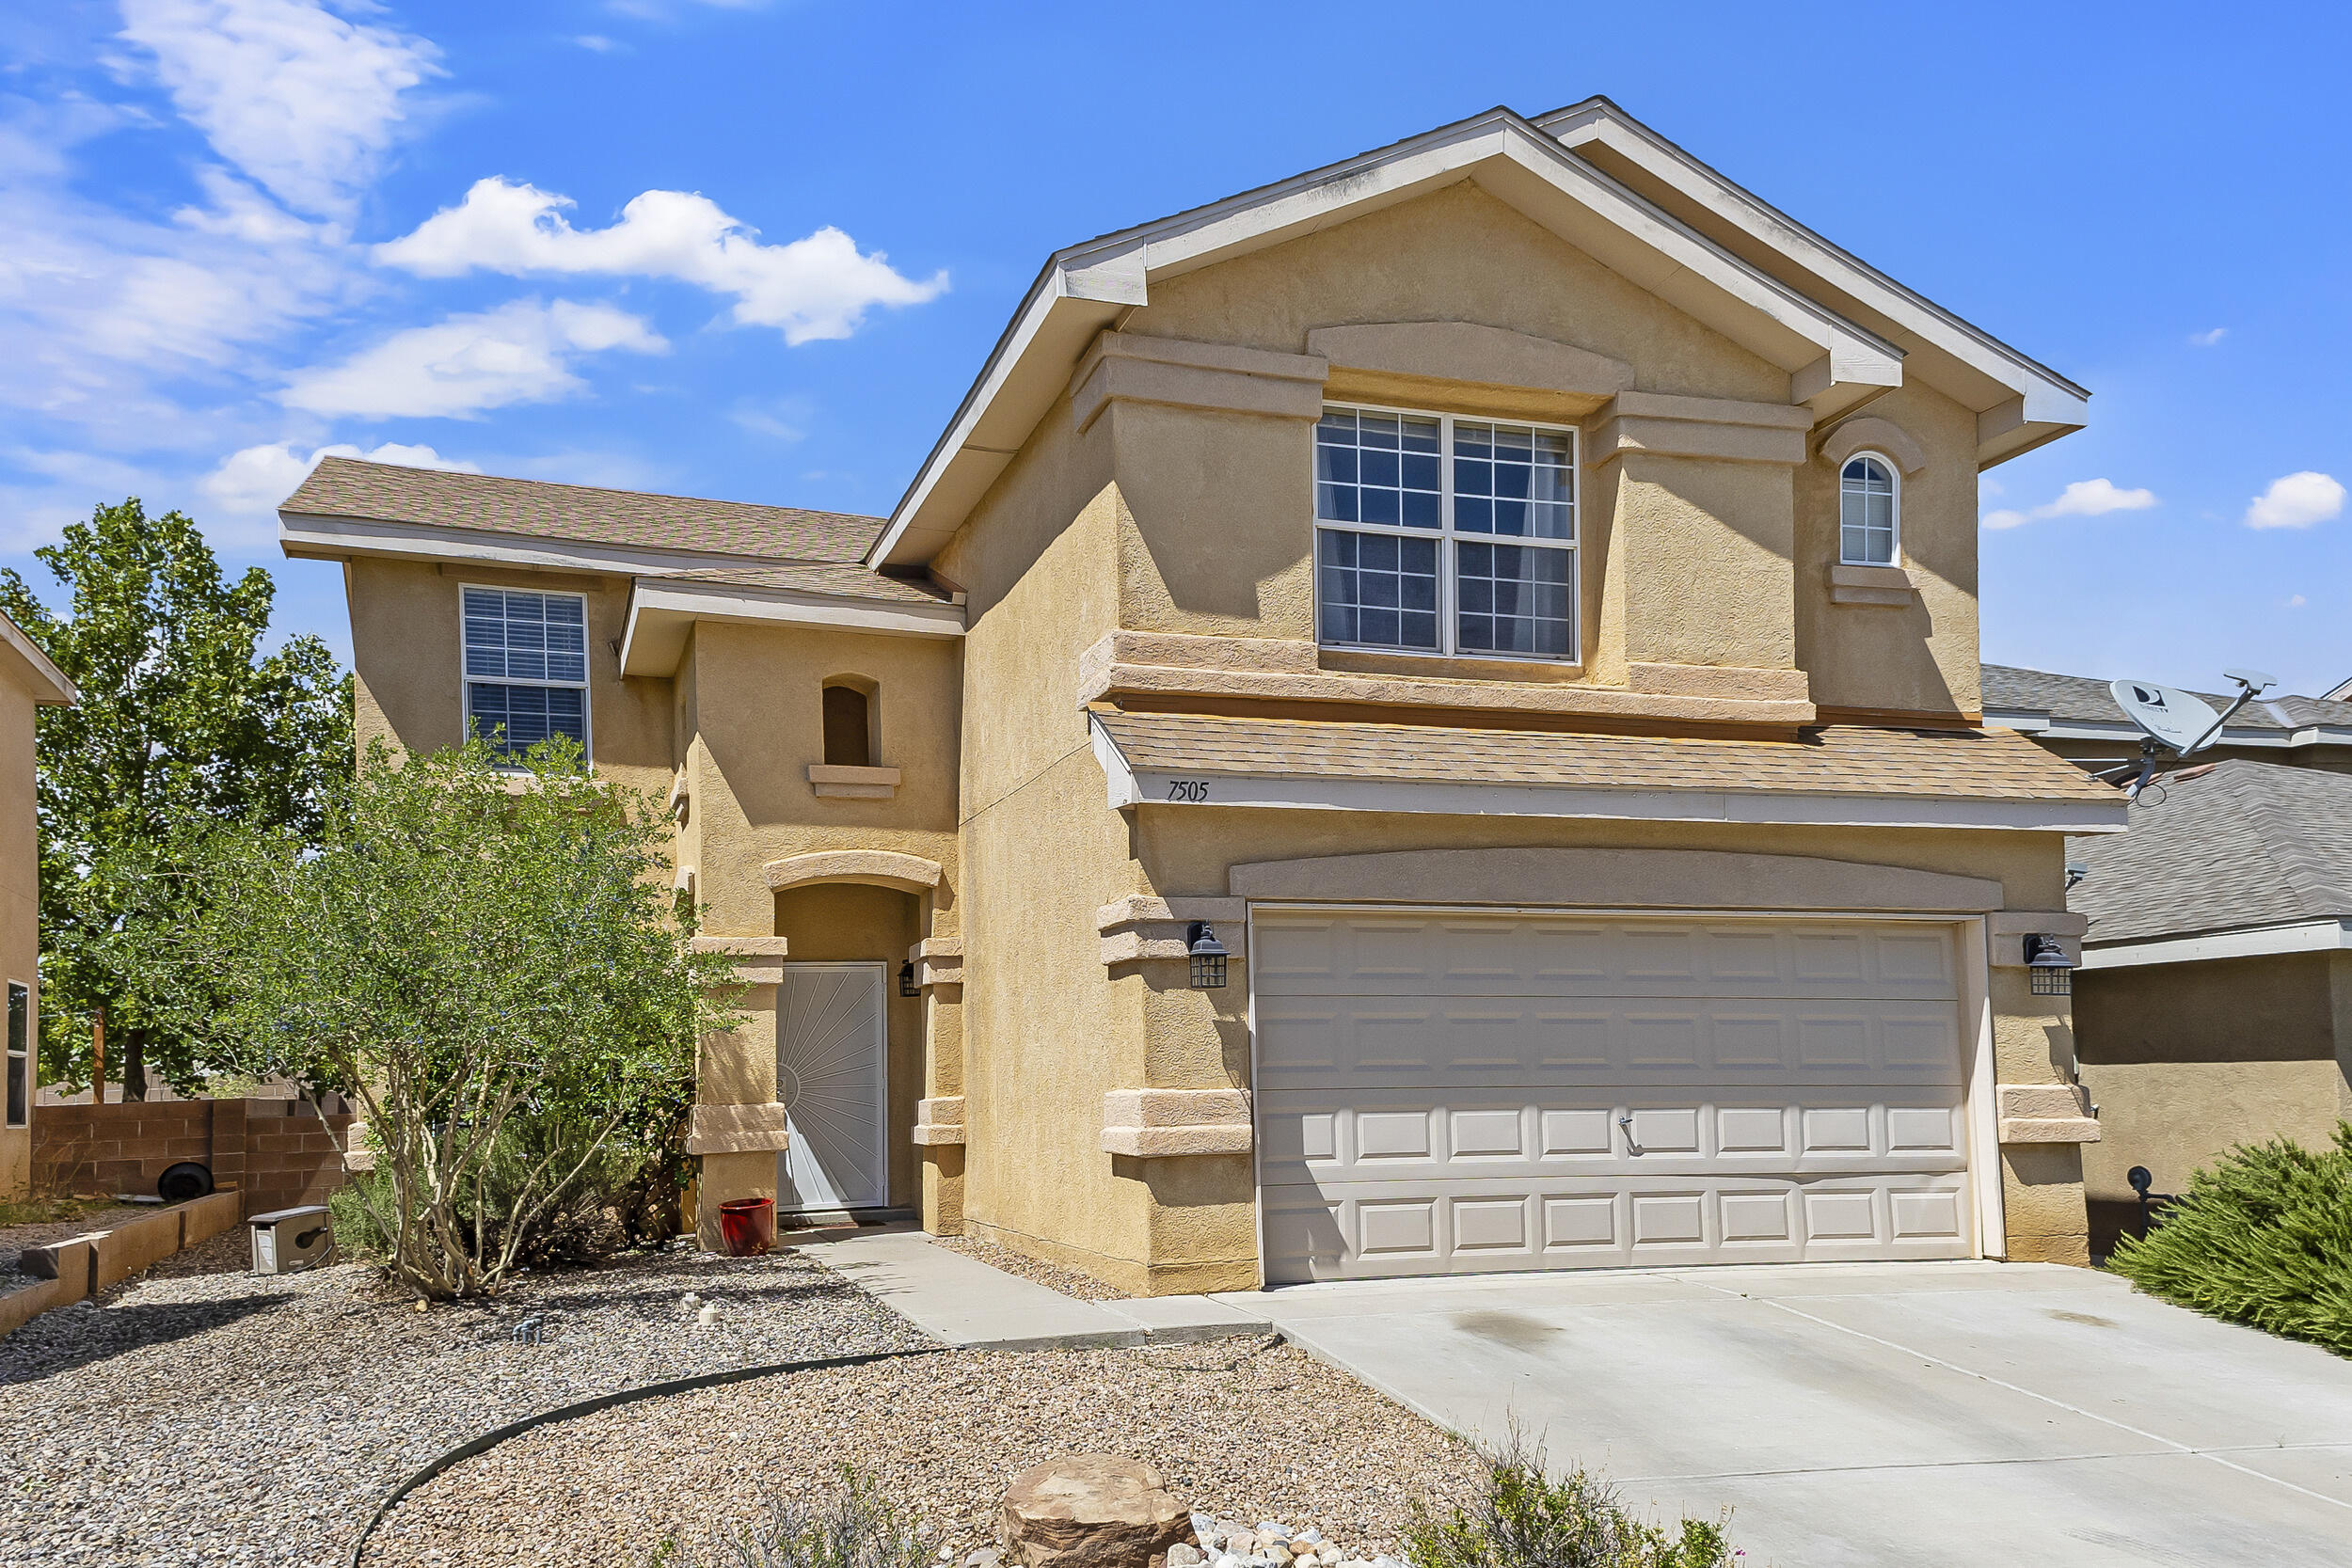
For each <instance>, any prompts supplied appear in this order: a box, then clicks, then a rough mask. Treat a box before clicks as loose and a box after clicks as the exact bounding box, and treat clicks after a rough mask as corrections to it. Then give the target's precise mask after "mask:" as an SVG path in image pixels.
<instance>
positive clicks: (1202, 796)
mask: <svg viewBox="0 0 2352 1568" xmlns="http://www.w3.org/2000/svg"><path fill="white" fill-rule="evenodd" d="M1208 798H1209V781H1208V780H1206V779H1170V780H1168V799H1169V800H1190V801H1193V802H1195V803H1196V804H1197V803H1199V802H1200V801H1202V800H1207V799H1208Z"/></svg>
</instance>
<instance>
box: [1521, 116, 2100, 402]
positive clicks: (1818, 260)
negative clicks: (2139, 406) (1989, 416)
mask: <svg viewBox="0 0 2352 1568" xmlns="http://www.w3.org/2000/svg"><path fill="white" fill-rule="evenodd" d="M1534 123H1535V124H1536V125H1537V126H1538V127H1539V128H1541V129H1542V130H1543V131H1544V132H1545V133H1546V134H1547V135H1552V136H1556V137H1557V138H1559V140H1560V142H1561V143H1562V145H1564V146H1566V147H1569V148H1575V147H1578V146H1581V145H1584V144H1586V143H1589V142H1595V141H1597V142H1599V143H1601V144H1602V145H1603V146H1606V147H1607V148H1609V149H1610V150H1612V151H1613V152H1615V153H1617V154H1619V155H1620V156H1622V157H1624V158H1625V159H1626V160H1627V161H1629V162H1630V163H1634V164H1638V165H1640V166H1641V167H1642V168H1644V169H1645V170H1646V171H1647V172H1648V173H1650V174H1652V175H1655V176H1656V177H1657V178H1659V179H1660V180H1662V181H1664V182H1666V183H1667V184H1670V185H1672V186H1673V187H1674V188H1675V189H1677V190H1678V191H1680V192H1681V193H1682V194H1683V195H1685V196H1687V197H1690V198H1692V200H1695V201H1698V202H1700V203H1701V204H1703V205H1704V206H1706V207H1707V209H1708V211H1709V212H1712V213H1714V214H1716V215H1717V216H1719V217H1722V218H1724V219H1725V220H1727V221H1729V222H1730V223H1732V224H1734V225H1736V226H1737V227H1738V228H1739V229H1740V230H1742V231H1743V232H1745V233H1747V234H1749V235H1751V236H1753V237H1754V238H1756V239H1757V240H1760V241H1762V242H1763V243H1765V244H1767V245H1771V246H1772V248H1773V249H1775V250H1777V251H1780V252H1781V253H1782V254H1784V255H1786V256H1788V258H1789V259H1790V260H1791V261H1796V262H1797V263H1798V264H1799V265H1801V266H1803V267H1804V268H1805V269H1806V270H1808V271H1810V272H1812V273H1813V274H1815V275H1816V276H1817V277H1821V278H1822V279H1823V280H1824V281H1828V282H1831V283H1834V284H1835V285H1836V286H1837V287H1838V288H1840V289H1842V290H1844V291H1845V292H1846V293H1850V294H1851V295H1852V296H1853V297H1854V298H1855V299H1857V300H1859V301H1861V302H1862V303H1863V304H1865V305H1867V306H1868V307H1869V308H1870V309H1874V310H1877V311H1879V312H1880V313H1881V314H1883V315H1884V316H1885V317H1886V318H1887V319H1888V320H1889V321H1892V322H1894V323H1896V324H1897V325H1899V326H1900V327H1901V328H1902V329H1903V330H1904V331H1906V332H1911V333H1914V334H1916V335H1917V337H1918V338H1919V339H1920V341H1923V342H1927V343H1931V344H1933V345H1934V346H1935V347H1937V348H1939V349H1942V350H1943V351H1944V352H1945V353H1947V354H1949V355H1951V356H1952V357H1954V358H1955V359H1958V360H1960V361H1961V362H1962V363H1963V364H1965V365H1967V366H1968V367H1969V368H1970V369H1972V370H1975V371H1977V372H1979V373H1980V374H1983V375H1986V376H1989V377H1990V378H1992V379H1993V380H1994V381H1997V382H1999V383H2000V384H2001V385H2003V386H2005V387H2008V388H2010V389H2011V390H2012V391H2015V392H2016V393H2018V394H2019V395H2020V396H2021V397H2023V398H2024V399H2025V400H2026V405H2025V410H2024V412H2025V417H2026V420H2029V421H2034V422H2047V423H2055V424H2071V425H2076V426H2079V425H2081V424H2083V423H2084V422H2085V420H2087V419H2088V418H2089V412H2090V410H2089V404H2090V391H2089V390H2088V389H2087V388H2083V387H2080V386H2078V385H2076V384H2075V383H2074V382H2073V381H2071V380H2069V379H2068V378H2067V377H2065V376H2063V375H2060V374H2059V373H2058V372H2056V371H2054V370H2052V369H2051V368H2050V367H2049V366H2047V365H2044V364H2042V362H2041V361H2040V360H2037V359H2035V358H2033V357H2032V356H2028V355H2026V354H2025V353H2023V352H2021V351H2020V350H2018V349H2015V348H2012V347H2010V345H2009V344H2007V343H2005V342H2003V341H2001V340H1999V339H1998V338H1995V337H1994V336H1993V334H1991V333H1990V332H1987V331H1985V330H1984V329H1983V328H1982V327H1980V326H1978V325H1975V324H1974V323H1972V322H1968V321H1965V320H1963V319H1962V318H1961V317H1959V316H1956V315H1954V314H1952V312H1951V311H1949V310H1947V309H1944V308H1943V307H1942V306H1940V305H1938V304H1936V303H1935V302H1934V301H1932V300H1931V299H1929V298H1927V297H1926V296H1925V295H1923V294H1920V293H1916V292H1915V291H1913V290H1911V289H1908V288H1905V287H1904V286H1903V285H1902V284H1900V283H1898V282H1897V281H1895V279H1893V278H1892V277H1887V276H1886V274H1884V273H1883V272H1881V271H1879V270H1878V269H1877V268H1876V267H1873V266H1871V265H1870V264H1869V263H1868V262H1867V261H1863V260H1862V259H1861V258H1860V257H1858V256H1856V255H1854V254H1853V253H1852V252H1851V251H1849V250H1846V249H1844V248H1843V247H1842V246H1839V245H1834V244H1832V243H1831V242H1830V241H1828V240H1826V239H1824V238H1823V237H1822V236H1820V234H1817V233H1815V232H1814V231H1813V230H1810V229H1808V228H1806V227H1805V226H1804V224H1802V223H1799V222H1798V221H1797V220H1796V219H1794V218H1792V217H1790V216H1789V215H1788V214H1786V213H1784V212H1782V211H1780V210H1779V209H1778V208H1776V207H1774V206H1772V204H1771V203H1770V202H1767V201H1765V200H1763V199H1762V198H1758V197H1757V196H1756V194H1755V193H1753V192H1752V191H1749V190H1747V189H1746V188H1745V187H1743V186H1741V185H1739V184H1737V183H1735V182H1732V181H1730V180H1728V179H1725V178H1724V176H1723V175H1722V174H1720V173H1718V172H1717V171H1716V170H1714V169H1713V168H1711V167H1709V166H1708V165H1706V164H1704V163H1702V162H1700V161H1699V160H1698V159H1696V158H1694V157H1692V155H1691V154H1690V153H1688V152H1686V151H1684V150H1682V149H1681V148H1680V147H1677V145H1675V144H1674V143H1673V142H1671V141H1669V140H1667V139H1666V138H1665V137H1664V136H1661V135H1659V134H1658V133H1657V132H1655V131H1653V130H1651V129H1650V128H1649V127H1648V126H1646V125H1645V124H1643V123H1642V122H1641V121H1640V120H1637V119H1633V118H1632V117H1631V116H1630V115H1628V114H1627V113H1626V112H1625V111H1624V110H1623V109H1621V108H1619V107H1617V105H1616V104H1614V103H1611V102H1609V101H1608V100H1607V99H1605V98H1596V99H1588V100H1586V101H1585V102H1584V103H1575V104H1571V105H1569V106H1568V107H1566V108H1565V109H1555V110H1553V111H1552V112H1551V113H1549V114H1548V115H1543V116H1540V117H1538V118H1537V119H1536V120H1535V121H1534Z"/></svg>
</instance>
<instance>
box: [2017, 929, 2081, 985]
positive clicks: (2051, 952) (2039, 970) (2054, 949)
mask: <svg viewBox="0 0 2352 1568" xmlns="http://www.w3.org/2000/svg"><path fill="white" fill-rule="evenodd" d="M2026 973H2027V974H2031V975H2032V976H2033V994H2034V995H2036V996H2072V995H2074V959H2072V958H2068V957H2067V956H2066V943H2064V942H2060V941H2059V940H2058V938H2056V937H2052V936H2029V937H2027V938H2026Z"/></svg>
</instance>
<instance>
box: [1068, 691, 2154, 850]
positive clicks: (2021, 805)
mask: <svg viewBox="0 0 2352 1568" xmlns="http://www.w3.org/2000/svg"><path fill="white" fill-rule="evenodd" d="M1088 727H1089V730H1090V731H1091V732H1092V739H1093V744H1094V755H1095V760H1096V761H1098V762H1100V763H1101V764H1102V765H1103V772H1104V776H1105V778H1106V779H1107V781H1108V785H1109V789H1108V795H1109V801H1110V805H1111V809H1112V810H1114V811H1119V810H1124V809H1126V808H1128V807H1131V806H1143V805H1192V806H1256V807H1270V808H1273V809H1276V810H1287V811H1364V812H1395V813H1420V814H1429V813H1435V814H1441V815H1444V816H1546V817H1593V818H1600V819H1605V820H1609V821H1618V822H1628V821H1630V822H1738V823H1749V824H1769V825H1778V826H1791V827H1795V826H1804V827H1838V828H1981V829H1991V830H1996V831H2004V832H2059V833H2120V832H2123V831H2124V829H2125V828H2126V827H2127V826H2128V825H2129V822H2128V816H2127V814H2128V811H2129V807H2128V804H2127V802H2125V801H2124V800H2123V799H2122V796H2120V795H2119V796H2118V797H2116V800H2115V801H2114V803H2113V804H2111V805H2110V804H2108V803H2107V802H2106V801H2074V800H1918V799H1915V798H1911V797H1907V796H1896V795H1831V794H1820V795H1800V794H1794V793H1765V792H1762V791H1757V792H1754V793H1749V792H1743V791H1736V790H1703V789H1654V790H1631V789H1574V788H1564V787H1560V786H1556V785H1549V784H1446V783H1440V782H1436V781H1427V780H1401V779H1335V778H1313V777H1302V776H1299V775H1296V774H1285V775H1280V776H1264V775H1256V774H1248V773H1177V772H1168V771H1159V770H1151V769H1144V770H1138V769H1136V768H1134V767H1132V766H1130V765H1129V763H1128V761H1127V759H1126V756H1125V755H1124V753H1122V752H1120V750H1119V744H1118V742H1117V741H1115V740H1113V739H1112V738H1111V736H1110V733H1109V731H1107V730H1106V729H1104V727H1103V725H1102V723H1101V721H1099V720H1095V719H1092V718H1089V721H1088Z"/></svg>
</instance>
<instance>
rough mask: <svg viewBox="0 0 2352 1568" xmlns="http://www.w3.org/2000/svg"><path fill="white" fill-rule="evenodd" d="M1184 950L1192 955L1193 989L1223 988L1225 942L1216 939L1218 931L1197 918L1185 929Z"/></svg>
mask: <svg viewBox="0 0 2352 1568" xmlns="http://www.w3.org/2000/svg"><path fill="white" fill-rule="evenodd" d="M1184 951H1186V952H1187V953H1189V954H1191V955H1192V989H1193V990H1223V989H1224V986H1225V958H1226V953H1225V944H1224V943H1223V942H1219V941H1217V940H1216V931H1215V930H1214V929H1212V928H1211V927H1210V925H1209V923H1208V922H1207V921H1205V920H1196V921H1194V922H1193V923H1192V924H1191V925H1190V926H1189V927H1186V928H1185V930H1184Z"/></svg>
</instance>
